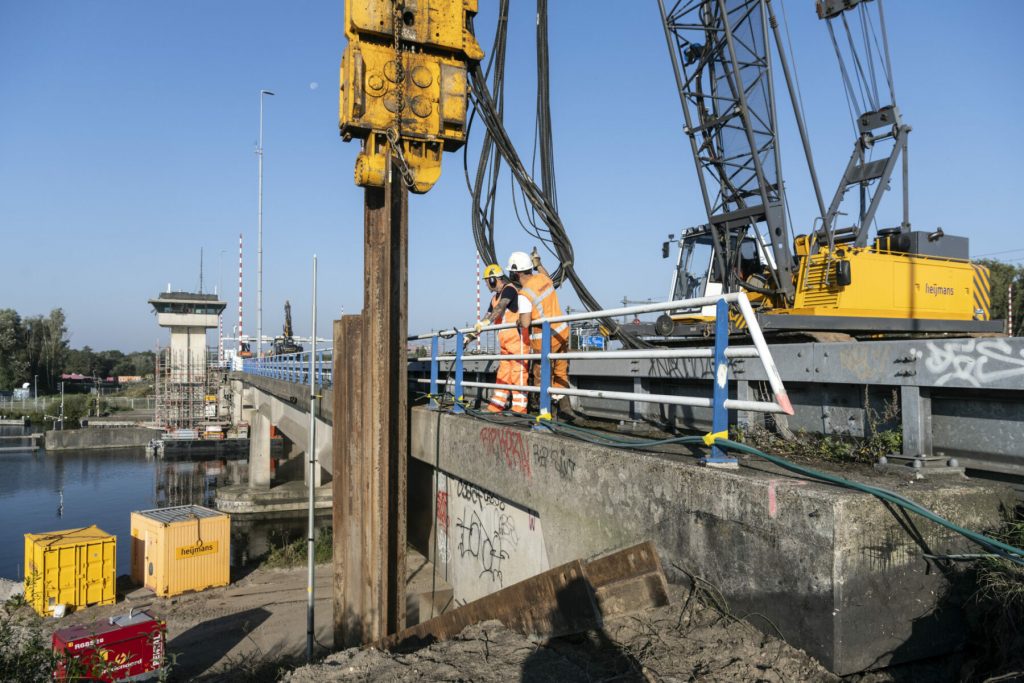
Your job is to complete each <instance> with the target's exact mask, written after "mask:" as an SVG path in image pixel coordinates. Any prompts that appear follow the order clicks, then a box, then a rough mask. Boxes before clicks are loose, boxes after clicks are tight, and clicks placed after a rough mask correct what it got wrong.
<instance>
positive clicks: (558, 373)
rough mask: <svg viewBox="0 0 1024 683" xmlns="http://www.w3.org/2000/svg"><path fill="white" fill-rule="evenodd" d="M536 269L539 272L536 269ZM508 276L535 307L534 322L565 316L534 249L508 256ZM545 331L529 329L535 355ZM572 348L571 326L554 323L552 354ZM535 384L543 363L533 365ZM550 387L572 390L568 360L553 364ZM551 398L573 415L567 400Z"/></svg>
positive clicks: (556, 395) (532, 374)
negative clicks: (570, 344) (529, 252)
mask: <svg viewBox="0 0 1024 683" xmlns="http://www.w3.org/2000/svg"><path fill="white" fill-rule="evenodd" d="M534 269H536V270H534ZM507 270H508V273H509V277H510V278H511V279H512V281H513V282H515V283H517V284H518V285H519V291H520V292H521V293H522V294H523V295H524V296H525V297H526V298H527V299H529V301H530V303H531V304H532V308H533V310H532V312H531V314H530V315H531V319H532V320H539V319H540V318H553V317H556V316H560V315H562V307H561V306H559V304H558V294H557V293H556V292H555V285H554V283H553V282H551V277H550V276H549V275H548V272H547V270H546V269H545V268H544V266H542V265H541V263H540V255H539V254H537V250H536V249H534V250H533V256H532V257H531V256H530V255H529V254H527V253H526V252H524V251H515V252H512V254H511V255H510V256H509V257H508V268H507ZM541 336H542V330H541V327H540V326H539V325H535V326H533V327H531V328H530V347H531V349H532V351H533V353H540V346H541ZM568 348H569V325H568V324H567V323H564V322H563V323H554V324H553V325H552V326H551V353H561V352H563V351H567V350H568ZM531 379H532V384H533V385H534V386H538V387H539V386H540V363H539V362H536V363H534V364H533V368H532V371H531ZM551 386H552V387H553V388H554V387H565V388H568V387H569V361H567V360H561V359H559V360H552V361H551ZM551 398H552V400H554V401H557V402H558V405H559V410H560V411H562V412H563V413H565V414H571V412H572V411H571V409H570V408H569V405H568V403H569V401H568V397H567V396H564V395H560V394H557V393H555V392H552V394H551Z"/></svg>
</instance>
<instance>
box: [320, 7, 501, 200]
mask: <svg viewBox="0 0 1024 683" xmlns="http://www.w3.org/2000/svg"><path fill="white" fill-rule="evenodd" d="M476 10H477V1H476V0H405V2H395V1H393V0H345V36H346V37H347V38H348V45H347V46H346V47H345V52H344V54H343V55H342V59H341V93H340V106H339V126H340V128H341V135H342V137H343V138H344V139H345V140H346V141H348V140H350V139H352V138H358V139H360V140H362V141H363V148H362V150H361V151H360V153H359V156H358V157H357V158H356V166H355V181H356V185H359V186H362V187H383V186H384V181H385V174H386V169H387V163H386V158H387V154H388V151H389V150H390V151H391V152H392V154H394V156H395V157H397V161H398V165H399V168H401V169H402V174H403V175H404V176H405V181H406V184H407V185H408V186H409V189H410V190H411V191H413V192H417V193H423V192H426V191H427V190H429V189H430V188H431V187H433V186H434V183H436V182H437V180H438V178H440V177H441V152H442V151H449V152H451V151H455V150H458V149H459V148H460V147H462V145H463V144H464V143H465V142H466V108H467V103H468V79H467V71H466V67H467V62H469V61H479V60H480V59H481V58H483V52H482V51H481V49H480V45H479V44H478V43H477V41H476V38H475V37H474V36H473V34H472V33H470V32H469V31H468V30H467V28H466V22H467V16H469V15H473V14H476ZM396 26H397V27H398V30H397V31H396V30H395V27H396Z"/></svg>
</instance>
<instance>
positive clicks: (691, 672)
mask: <svg viewBox="0 0 1024 683" xmlns="http://www.w3.org/2000/svg"><path fill="white" fill-rule="evenodd" d="M673 593H674V594H673V602H672V604H670V605H669V606H666V607H661V608H657V609H650V610H644V611H642V612H637V613H634V614H629V615H622V616H618V617H615V618H614V619H609V620H608V621H607V622H606V623H605V625H604V628H603V629H602V630H601V631H592V632H588V633H586V634H580V635H577V636H568V637H563V638H557V639H553V640H548V641H536V640H531V639H529V638H527V637H526V636H523V635H520V634H518V633H514V632H512V631H509V630H508V629H507V628H505V627H504V626H502V625H501V624H500V623H499V622H497V621H490V622H485V623H483V624H477V625H474V626H470V627H468V628H466V629H465V630H464V631H463V632H462V633H461V634H459V636H457V637H456V638H454V639H452V640H449V641H445V642H437V643H433V644H431V645H429V646H427V647H424V648H422V649H420V650H416V651H413V652H406V653H397V654H395V653H385V652H381V651H379V650H375V649H372V648H370V649H358V648H353V649H349V650H345V651H342V652H338V653H335V654H333V655H330V656H329V657H327V658H326V659H325V660H323V661H322V662H321V663H319V664H316V665H313V666H306V667H301V668H299V669H296V670H295V671H293V672H291V673H290V674H287V675H285V677H284V678H283V680H285V681H288V682H289V683H323V682H324V681H478V682H481V683H486V682H490V681H530V682H532V681H537V682H541V681H552V682H554V681H558V682H563V681H564V682H567V683H573V682H576V681H579V682H583V681H587V682H596V681H696V680H699V681H766V682H773V681H808V682H816V681H838V680H839V679H838V678H837V677H835V676H834V675H832V674H831V673H829V672H828V671H826V670H825V669H824V668H823V667H822V666H821V665H820V664H818V662H816V661H815V660H814V659H812V658H811V657H809V656H807V655H806V654H805V653H803V652H802V651H800V650H796V649H794V648H792V647H790V646H789V645H787V644H786V643H784V642H783V641H781V640H778V639H776V638H772V637H770V636H766V635H764V634H763V633H761V632H760V631H758V630H757V629H755V628H754V627H753V626H751V625H749V624H747V623H746V622H742V621H738V620H735V619H733V618H731V617H727V616H725V615H723V614H722V613H721V612H719V611H717V610H715V609H713V608H711V607H709V606H707V605H706V604H704V603H703V602H702V601H701V598H700V596H699V595H695V594H692V593H690V592H688V591H686V590H685V589H681V588H676V589H674V590H673Z"/></svg>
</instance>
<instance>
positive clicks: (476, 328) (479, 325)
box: [473, 320, 490, 337]
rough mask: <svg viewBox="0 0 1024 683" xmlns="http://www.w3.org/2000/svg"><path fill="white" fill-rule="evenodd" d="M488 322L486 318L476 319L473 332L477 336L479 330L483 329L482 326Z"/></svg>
mask: <svg viewBox="0 0 1024 683" xmlns="http://www.w3.org/2000/svg"><path fill="white" fill-rule="evenodd" d="M488 324H490V321H488V320H477V321H476V325H474V326H473V333H474V334H475V335H476V336H478V337H479V336H480V330H482V329H484V326H485V325H488Z"/></svg>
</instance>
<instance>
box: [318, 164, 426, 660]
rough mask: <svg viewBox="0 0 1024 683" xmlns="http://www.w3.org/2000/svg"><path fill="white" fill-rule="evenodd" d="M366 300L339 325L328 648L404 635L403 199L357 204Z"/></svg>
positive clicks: (371, 192) (396, 180) (394, 192)
mask: <svg viewBox="0 0 1024 683" xmlns="http://www.w3.org/2000/svg"><path fill="white" fill-rule="evenodd" d="M364 197H365V199H364V256H363V259H364V261H363V262H364V275H363V279H364V286H365V290H364V292H365V293H364V298H363V312H362V313H361V314H360V315H354V316H345V317H344V318H343V319H342V321H341V324H340V325H338V324H337V323H336V331H338V332H340V334H338V335H336V336H337V337H338V338H337V339H336V340H335V356H334V358H335V360H334V362H335V377H336V378H337V381H336V383H335V386H336V387H338V391H337V392H336V394H337V396H336V400H335V403H334V409H335V421H334V424H335V425H337V426H338V427H337V428H336V429H335V453H336V454H337V455H336V457H335V459H334V463H335V479H334V501H335V512H334V523H335V535H334V563H335V604H334V630H335V646H336V647H351V646H355V645H362V644H364V643H367V642H372V641H376V640H379V639H380V638H383V637H384V636H386V635H387V634H389V633H395V632H397V631H400V630H401V629H402V628H403V627H404V626H405V594H404V592H405V542H406V538H405V537H406V455H407V452H408V414H407V400H408V398H407V379H406V372H407V370H406V368H407V361H406V351H405V339H406V336H407V289H408V277H407V254H408V190H407V189H406V187H405V185H404V184H403V183H402V180H401V174H400V173H398V172H397V170H396V171H395V172H393V173H391V174H389V178H388V181H387V182H386V183H385V187H384V188H383V189H381V188H367V189H366V190H365V195H364Z"/></svg>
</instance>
